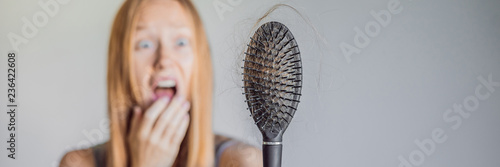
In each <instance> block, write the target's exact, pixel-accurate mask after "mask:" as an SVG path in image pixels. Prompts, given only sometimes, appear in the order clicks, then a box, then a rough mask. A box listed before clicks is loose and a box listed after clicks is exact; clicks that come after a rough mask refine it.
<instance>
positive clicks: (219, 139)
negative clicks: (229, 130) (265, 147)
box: [215, 135, 262, 167]
mask: <svg viewBox="0 0 500 167" xmlns="http://www.w3.org/2000/svg"><path fill="white" fill-rule="evenodd" d="M215 152H216V153H215V154H216V155H215V156H216V162H217V166H243V167H244V166H262V151H261V150H260V149H259V148H257V147H255V146H252V145H250V144H247V143H244V142H242V141H238V140H236V139H233V138H230V137H226V136H222V135H215Z"/></svg>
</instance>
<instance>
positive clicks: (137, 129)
mask: <svg viewBox="0 0 500 167" xmlns="http://www.w3.org/2000/svg"><path fill="white" fill-rule="evenodd" d="M189 108H190V104H189V102H188V101H186V99H184V98H182V97H175V98H174V99H173V100H171V102H170V100H169V99H168V98H166V97H162V98H160V99H158V100H156V101H155V102H154V103H153V104H152V105H151V106H150V107H149V108H148V109H147V110H146V112H142V111H141V109H140V108H139V107H135V108H134V113H133V118H132V121H131V123H132V124H131V129H130V133H129V135H128V143H127V144H128V147H129V151H130V156H131V157H130V158H131V165H132V167H165V166H172V165H173V163H174V161H175V159H176V157H177V153H178V152H179V147H180V144H181V142H182V139H183V138H184V136H185V135H186V130H187V128H188V124H189V114H188V110H189Z"/></svg>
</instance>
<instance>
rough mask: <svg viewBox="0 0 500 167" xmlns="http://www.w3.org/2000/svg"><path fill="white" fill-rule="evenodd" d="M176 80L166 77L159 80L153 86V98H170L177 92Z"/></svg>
mask: <svg viewBox="0 0 500 167" xmlns="http://www.w3.org/2000/svg"><path fill="white" fill-rule="evenodd" d="M176 86H177V82H176V81H175V80H173V79H167V80H162V81H159V82H158V83H157V85H156V87H155V88H154V94H155V99H159V98H162V97H168V98H169V99H172V97H173V96H174V95H175V93H176V92H177V87H176Z"/></svg>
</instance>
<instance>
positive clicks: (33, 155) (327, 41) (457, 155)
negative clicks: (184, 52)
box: [0, 0, 500, 167]
mask: <svg viewBox="0 0 500 167" xmlns="http://www.w3.org/2000/svg"><path fill="white" fill-rule="evenodd" d="M194 2H195V4H196V6H197V8H198V10H199V13H200V15H201V16H202V18H203V22H204V24H205V29H206V31H207V34H208V37H209V41H210V46H211V52H212V57H213V65H214V72H215V91H214V98H215V101H214V103H215V104H214V115H213V120H214V131H215V132H216V133H218V134H224V135H228V136H231V137H234V138H237V139H239V140H242V141H245V142H248V143H250V144H252V145H255V146H258V147H260V144H261V135H260V132H258V129H257V128H256V126H255V125H254V124H253V120H252V119H251V118H250V116H249V115H250V113H249V111H248V110H246V107H247V106H246V104H245V103H244V97H243V95H241V92H242V89H241V85H242V82H241V76H240V72H241V71H240V66H241V65H242V64H241V60H242V55H241V53H242V52H243V50H244V49H246V48H245V47H246V43H248V41H249V36H251V35H252V34H253V32H254V31H255V30H256V28H257V27H255V25H257V26H260V24H263V23H264V22H267V21H279V22H282V23H284V24H285V25H286V26H287V27H288V28H289V29H290V30H291V32H292V33H293V35H294V36H295V38H296V40H297V43H298V44H299V48H300V51H301V53H302V54H301V55H302V59H303V60H302V61H303V71H304V81H303V84H304V85H303V90H302V97H301V103H300V104H299V107H298V111H297V112H296V114H295V117H294V119H293V121H292V123H291V124H290V126H289V127H288V129H287V131H286V133H285V134H284V141H283V142H284V153H283V166H297V167H300V166H343V167H359V166H377V167H379V166H380V167H382V166H394V167H398V166H400V167H409V166H428V167H442V166H454V167H470V166H481V167H498V166H500V159H499V158H498V157H499V156H500V142H499V141H500V128H499V127H500V10H498V9H499V7H500V1H497V0H476V1H468V0H440V1H431V0H413V1H412V0H400V1H398V0H355V1H347V0H328V1H319V0H309V1H299V0H288V1H277V0H271V1H269V0H194ZM50 3H52V4H56V6H57V7H54V6H52V7H51V8H45V7H44V6H45V5H43V4H50ZM122 3H123V0H108V1H100V0H85V1H83V0H38V1H32V0H15V1H13V0H0V24H1V26H0V54H1V55H3V56H1V61H0V62H1V63H0V69H2V70H1V71H2V72H1V73H0V78H2V81H1V83H2V84H1V85H0V88H1V89H0V93H1V94H2V95H0V101H1V103H0V104H1V106H0V108H1V109H2V110H1V111H2V113H1V114H0V125H1V126H2V127H1V128H0V135H1V136H0V139H2V140H1V142H0V143H2V144H0V145H1V150H3V151H2V153H0V155H2V156H1V157H0V166H2V167H3V166H6V167H7V166H9V167H10V166H49V167H53V166H57V165H58V163H59V161H60V159H61V158H62V156H63V155H64V153H65V152H66V151H69V150H73V149H80V148H86V147H89V146H91V145H94V144H98V143H101V142H104V141H106V140H107V139H108V136H109V132H108V128H107V118H106V117H107V115H106V106H107V104H106V62H107V46H108V39H109V34H110V29H111V24H112V20H113V18H114V16H115V14H116V12H117V10H118V8H119V7H120V5H121V4H122ZM280 3H284V4H287V5H289V6H291V7H293V8H294V9H292V8H290V7H287V6H282V7H279V8H278V9H276V10H275V11H274V12H272V13H271V14H270V15H269V16H267V17H266V18H264V19H263V21H262V22H257V20H258V19H259V18H260V17H262V16H263V15H264V14H265V13H266V12H267V11H268V10H269V9H270V8H271V7H272V6H274V5H276V4H280ZM40 4H42V5H40ZM43 16H45V17H43ZM33 18H36V19H38V20H34V19H33ZM27 22H30V23H31V24H34V26H35V27H36V28H35V29H36V31H34V32H29V33H24V34H23V27H24V26H25V25H26V24H27ZM9 34H11V35H9ZM12 34H16V35H18V36H20V37H23V38H25V39H26V40H25V41H23V43H19V44H18V45H13V44H12V43H11V42H10V40H9V36H12ZM16 48H17V49H16ZM11 50H17V52H18V59H17V62H18V67H17V68H18V75H17V82H18V83H17V86H18V92H17V94H18V97H17V98H18V104H19V107H18V113H17V115H16V120H17V122H16V123H17V126H16V132H17V133H16V136H17V143H16V159H15V160H12V159H10V158H8V157H7V154H8V150H6V148H7V147H8V144H7V142H6V141H7V140H9V136H8V134H9V133H8V131H7V128H6V127H7V124H8V121H9V120H8V119H9V115H8V114H6V112H7V109H6V104H7V96H6V95H7V84H5V83H6V82H7V81H6V80H7V73H6V71H7V70H6V69H7V53H8V52H9V51H11Z"/></svg>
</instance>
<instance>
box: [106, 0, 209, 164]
mask: <svg viewBox="0 0 500 167" xmlns="http://www.w3.org/2000/svg"><path fill="white" fill-rule="evenodd" d="M147 1H148V0H126V1H125V2H124V4H123V5H122V6H121V8H120V9H119V11H118V13H117V15H116V17H115V20H114V23H113V27H112V31H111V36H110V41H109V51H108V74H107V82H108V83H107V90H108V116H109V119H110V142H109V143H108V146H107V148H108V149H107V150H108V153H107V157H108V159H107V160H108V161H107V164H108V166H113V167H125V166H129V165H130V162H129V157H128V156H129V153H128V150H127V147H126V140H127V138H126V136H127V133H128V132H127V131H128V124H129V123H128V122H129V119H130V110H131V108H132V107H133V106H134V105H137V104H138V102H140V101H141V97H140V91H139V90H140V89H139V88H138V84H137V83H136V81H135V76H134V75H135V74H134V70H133V69H132V68H133V63H132V53H133V47H132V46H133V45H132V37H133V34H134V33H135V27H136V24H137V21H138V12H139V9H140V7H141V6H142V5H144V4H145V3H146V2H147ZM177 1H178V2H179V3H180V4H181V6H182V7H184V9H185V10H186V11H188V14H189V15H191V17H192V20H193V21H194V28H195V29H194V33H195V38H196V39H195V46H194V48H195V50H194V52H195V53H196V58H195V60H194V69H193V75H192V78H191V85H189V88H190V89H191V91H190V92H191V104H192V105H191V111H190V114H191V121H190V125H189V128H188V132H187V133H186V137H185V138H184V140H183V141H182V144H181V148H180V151H179V155H178V156H177V159H176V161H175V163H174V166H197V167H198V166H199V167H201V166H213V160H214V142H213V140H214V139H213V138H214V137H213V136H214V135H213V132H212V87H213V81H212V64H211V60H210V49H209V46H208V42H207V38H206V35H205V30H204V29H203V25H202V21H201V18H200V16H199V15H198V12H197V11H196V8H195V7H194V5H193V3H192V2H191V1H190V0H177Z"/></svg>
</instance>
